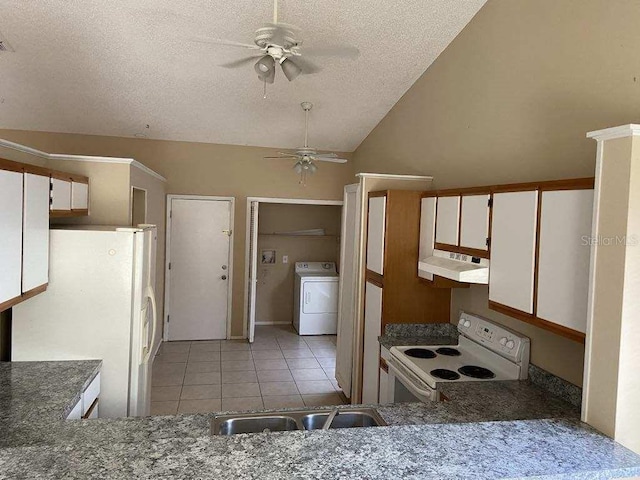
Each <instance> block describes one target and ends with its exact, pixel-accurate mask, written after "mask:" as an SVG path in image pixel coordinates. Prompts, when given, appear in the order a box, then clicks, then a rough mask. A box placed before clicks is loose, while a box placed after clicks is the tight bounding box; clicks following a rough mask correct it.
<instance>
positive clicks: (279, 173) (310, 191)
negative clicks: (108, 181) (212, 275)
mask: <svg viewBox="0 0 640 480" xmlns="http://www.w3.org/2000/svg"><path fill="white" fill-rule="evenodd" d="M0 138H4V139H7V140H10V141H13V142H16V143H21V144H23V145H28V146H31V147H33V148H37V149H39V150H43V151H45V152H56V153H67V154H83V155H99V156H117V157H132V158H135V159H136V160H138V161H139V162H141V163H143V164H145V165H146V166H148V167H149V168H151V169H153V170H155V171H156V172H158V173H160V174H161V175H163V176H164V177H166V178H167V180H168V182H167V193H175V194H194V195H217V196H232V197H235V198H236V211H235V225H234V240H233V247H234V271H233V285H232V287H233V303H232V311H233V313H232V317H233V318H232V335H234V336H240V335H242V334H243V316H244V306H245V304H244V289H245V278H244V274H245V265H244V264H245V230H246V197H248V196H257V197H284V198H310V199H320V200H342V192H343V186H344V185H345V184H347V183H353V181H354V177H353V174H354V170H353V168H352V166H351V164H350V163H348V164H346V165H340V164H334V163H322V164H321V165H320V166H319V167H320V168H319V169H318V172H317V173H316V174H315V175H313V176H312V177H311V178H310V180H309V182H308V185H307V186H306V187H305V186H302V185H299V183H298V177H297V176H296V175H295V173H294V172H293V170H292V169H291V167H292V162H291V161H290V160H264V159H263V158H262V157H263V156H265V155H274V153H275V152H277V150H275V149H267V148H258V147H244V146H235V145H215V144H204V143H189V142H173V141H160V140H148V139H137V138H118V137H102V136H92V135H72V134H57V133H45V132H31V131H16V130H0ZM343 155H344V156H345V157H346V158H350V155H349V154H343Z"/></svg>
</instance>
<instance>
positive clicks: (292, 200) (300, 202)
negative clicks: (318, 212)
mask: <svg viewBox="0 0 640 480" xmlns="http://www.w3.org/2000/svg"><path fill="white" fill-rule="evenodd" d="M247 202H248V203H247V204H248V205H249V206H251V202H262V203H289V204H293V205H338V206H342V204H343V203H344V202H343V201H342V200H310V199H307V198H269V197H247Z"/></svg>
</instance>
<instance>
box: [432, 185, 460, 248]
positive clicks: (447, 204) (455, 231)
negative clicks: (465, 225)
mask: <svg viewBox="0 0 640 480" xmlns="http://www.w3.org/2000/svg"><path fill="white" fill-rule="evenodd" d="M436 218H437V221H436V243H441V244H444V245H458V236H459V228H460V196H458V195H457V196H451V197H438V205H437V214H436Z"/></svg>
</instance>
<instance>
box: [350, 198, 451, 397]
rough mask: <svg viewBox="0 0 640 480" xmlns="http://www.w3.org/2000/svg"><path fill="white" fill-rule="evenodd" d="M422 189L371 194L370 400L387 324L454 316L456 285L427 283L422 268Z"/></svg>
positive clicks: (365, 390) (366, 373)
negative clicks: (419, 266)
mask: <svg viewBox="0 0 640 480" xmlns="http://www.w3.org/2000/svg"><path fill="white" fill-rule="evenodd" d="M421 195H422V193H421V192H415V191H400V190H387V191H383V192H372V193H370V194H369V199H368V200H369V215H368V225H367V233H368V234H369V236H368V237H367V255H366V258H367V271H366V281H367V283H366V288H365V301H364V305H365V309H364V335H363V337H364V340H363V368H362V401H363V402H364V403H370V402H372V403H375V402H377V401H378V397H379V381H380V372H379V370H380V367H379V363H380V346H379V344H378V337H379V336H380V335H381V334H382V332H383V331H384V328H385V325H387V324H389V323H447V322H449V310H450V303H451V290H450V289H443V288H434V287H432V286H430V285H427V284H425V283H423V281H421V279H420V278H418V275H417V271H416V265H417V264H418V244H419V240H420V210H421V200H420V198H421ZM369 267H374V268H375V269H372V268H369ZM380 272H382V273H380Z"/></svg>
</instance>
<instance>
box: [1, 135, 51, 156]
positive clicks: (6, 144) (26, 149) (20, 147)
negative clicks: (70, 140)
mask: <svg viewBox="0 0 640 480" xmlns="http://www.w3.org/2000/svg"><path fill="white" fill-rule="evenodd" d="M0 147H7V148H10V149H12V150H17V151H18V152H22V153H28V154H30V155H35V156H36V157H42V158H47V159H48V158H49V154H48V153H46V152H43V151H41V150H36V149H35V148H31V147H27V146H26V145H20V144H19V143H14V142H10V141H9V140H4V139H1V138H0Z"/></svg>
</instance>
